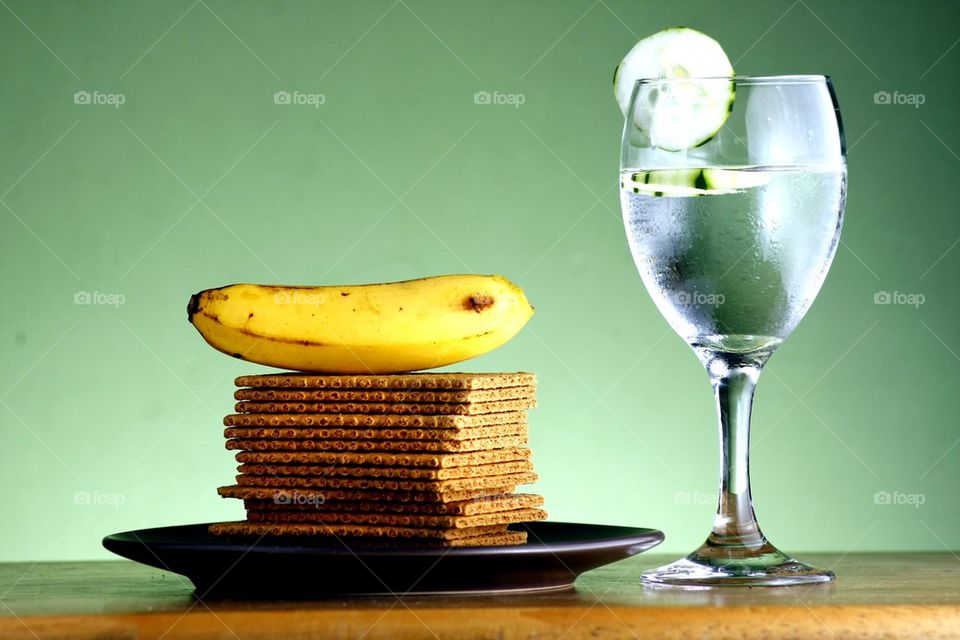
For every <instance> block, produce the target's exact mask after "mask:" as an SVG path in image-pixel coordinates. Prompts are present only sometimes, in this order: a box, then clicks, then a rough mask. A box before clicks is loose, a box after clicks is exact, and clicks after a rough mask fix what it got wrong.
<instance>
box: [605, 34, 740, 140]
mask: <svg viewBox="0 0 960 640" xmlns="http://www.w3.org/2000/svg"><path fill="white" fill-rule="evenodd" d="M732 75H733V65H731V64H730V59H729V58H727V54H726V53H724V52H723V48H722V47H721V46H720V45H719V44H718V43H717V41H716V40H714V39H713V38H711V37H710V36H708V35H705V34H703V33H700V32H699V31H697V30H695V29H689V28H687V27H676V28H673V29H665V30H663V31H660V32H658V33H655V34H653V35H652V36H649V37H647V38H644V39H643V40H641V41H640V42H638V43H637V44H636V45H634V47H633V49H631V50H630V52H629V53H627V55H626V56H625V57H624V58H623V61H621V62H620V64H619V65H618V66H617V69H616V71H614V75H613V92H614V94H615V95H616V98H617V103H618V104H619V105H620V111H622V112H623V114H624V116H625V117H626V115H627V111H628V109H629V107H630V97H631V94H632V93H633V87H634V84H635V83H636V81H637V80H639V79H641V78H691V80H690V81H689V82H682V83H671V84H669V85H668V84H662V85H659V86H658V85H655V84H652V85H644V86H642V87H641V88H640V93H639V95H638V96H637V105H638V106H637V108H636V109H635V110H634V113H633V122H634V124H635V125H636V126H637V127H638V128H640V130H642V131H643V132H644V133H646V134H647V137H649V138H650V142H651V143H652V144H653V145H654V146H657V147H659V148H661V149H665V150H667V151H682V150H683V149H690V148H693V147H697V146H699V145H701V144H704V143H705V142H708V141H709V140H710V139H712V138H713V137H714V136H715V135H716V134H717V132H718V131H719V130H720V127H722V126H723V123H724V122H726V120H727V116H729V115H730V110H731V109H732V108H733V98H734V85H733V82H732V81H730V82H726V81H723V80H722V78H727V77H730V76H732ZM695 78H721V80H710V81H697V80H695Z"/></svg>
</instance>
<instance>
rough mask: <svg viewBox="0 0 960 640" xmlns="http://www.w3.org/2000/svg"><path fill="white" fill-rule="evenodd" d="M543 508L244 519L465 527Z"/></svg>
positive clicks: (265, 514) (538, 514)
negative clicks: (467, 513)
mask: <svg viewBox="0 0 960 640" xmlns="http://www.w3.org/2000/svg"><path fill="white" fill-rule="evenodd" d="M546 517H547V512H546V511H544V510H543V509H511V510H509V511H498V512H495V513H481V514H477V515H472V516H446V515H422V514H406V513H356V512H353V513H336V512H331V511H309V510H288V511H279V510H275V509H274V510H265V511H256V510H247V521H248V522H312V523H323V524H345V525H346V524H363V525H378V526H391V527H393V526H396V527H418V528H420V527H425V528H429V529H469V528H474V527H484V526H490V525H497V524H514V523H517V522H532V521H534V520H543V519H545V518H546Z"/></svg>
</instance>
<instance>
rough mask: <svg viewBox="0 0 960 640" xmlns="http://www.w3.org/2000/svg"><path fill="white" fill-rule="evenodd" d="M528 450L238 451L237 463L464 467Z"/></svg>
mask: <svg viewBox="0 0 960 640" xmlns="http://www.w3.org/2000/svg"><path fill="white" fill-rule="evenodd" d="M530 454H531V452H530V449H527V448H524V447H508V448H505V449H494V450H492V451H470V452H467V453H392V452H379V451H371V452H344V453H341V452H334V451H273V452H252V451H241V452H240V453H238V454H237V455H236V456H235V457H236V459H237V462H261V463H270V464H342V465H363V464H373V465H377V466H383V467H466V466H470V465H475V464H490V463H492V462H510V461H513V460H527V459H529V458H530Z"/></svg>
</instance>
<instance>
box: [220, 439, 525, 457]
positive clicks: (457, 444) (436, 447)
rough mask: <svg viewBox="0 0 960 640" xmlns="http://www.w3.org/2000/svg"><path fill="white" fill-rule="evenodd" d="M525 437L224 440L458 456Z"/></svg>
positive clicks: (262, 446)
mask: <svg viewBox="0 0 960 640" xmlns="http://www.w3.org/2000/svg"><path fill="white" fill-rule="evenodd" d="M525 444H527V436H525V435H523V436H501V437H499V438H478V439H476V440H312V439H310V440H264V439H253V440H246V439H237V440H227V449H230V450H240V451H360V452H363V451H391V452H393V451H396V452H411V453H457V452H464V453H465V452H469V451H486V450H490V449H503V448H505V447H519V446H523V445H525Z"/></svg>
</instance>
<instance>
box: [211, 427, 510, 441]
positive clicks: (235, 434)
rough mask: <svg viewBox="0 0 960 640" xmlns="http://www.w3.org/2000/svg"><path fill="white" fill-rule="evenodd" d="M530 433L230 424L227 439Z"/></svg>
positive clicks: (473, 437)
mask: <svg viewBox="0 0 960 640" xmlns="http://www.w3.org/2000/svg"><path fill="white" fill-rule="evenodd" d="M526 434H527V425H526V424H496V425H490V426H487V427H471V428H469V429H406V428H400V429H393V428H389V427H378V428H373V427H371V428H367V429H342V428H338V427H331V428H322V427H321V428H313V427H227V428H226V429H224V430H223V436H224V437H225V438H252V439H263V440H280V439H286V438H289V439H291V440H296V439H308V440H478V439H480V438H497V437H500V436H519V435H526Z"/></svg>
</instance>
